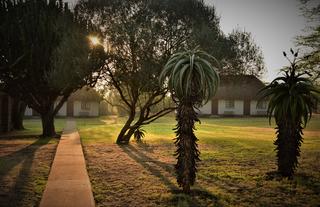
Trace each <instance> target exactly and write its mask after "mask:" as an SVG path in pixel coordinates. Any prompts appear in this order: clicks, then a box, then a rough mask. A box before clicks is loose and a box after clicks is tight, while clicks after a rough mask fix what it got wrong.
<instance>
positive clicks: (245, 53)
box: [222, 29, 265, 77]
mask: <svg viewBox="0 0 320 207" xmlns="http://www.w3.org/2000/svg"><path fill="white" fill-rule="evenodd" d="M229 38H230V40H231V41H232V46H231V47H232V50H233V51H234V52H235V57H234V58H232V59H231V60H229V61H227V63H226V65H225V70H222V72H223V73H225V74H232V75H235V74H247V75H255V76H257V77H261V75H263V73H264V72H265V64H264V59H263V54H262V51H261V49H260V47H259V46H258V45H257V44H256V43H255V41H254V39H253V37H252V34H251V33H250V32H247V31H245V30H243V31H242V30H240V29H235V30H233V31H232V32H231V33H230V35H229Z"/></svg>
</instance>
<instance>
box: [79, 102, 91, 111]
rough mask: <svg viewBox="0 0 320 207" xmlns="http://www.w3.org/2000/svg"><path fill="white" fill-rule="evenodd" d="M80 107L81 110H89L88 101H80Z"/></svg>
mask: <svg viewBox="0 0 320 207" xmlns="http://www.w3.org/2000/svg"><path fill="white" fill-rule="evenodd" d="M81 109H82V110H90V103H89V102H81Z"/></svg>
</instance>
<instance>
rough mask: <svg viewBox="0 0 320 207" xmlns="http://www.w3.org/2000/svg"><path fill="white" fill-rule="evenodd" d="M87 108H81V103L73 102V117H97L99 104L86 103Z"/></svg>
mask: <svg viewBox="0 0 320 207" xmlns="http://www.w3.org/2000/svg"><path fill="white" fill-rule="evenodd" d="M86 103H87V104H88V106H89V107H88V108H87V109H85V108H83V107H82V105H83V102H81V101H75V102H74V105H73V107H74V108H73V110H74V111H73V115H74V116H76V117H77V116H99V102H86Z"/></svg>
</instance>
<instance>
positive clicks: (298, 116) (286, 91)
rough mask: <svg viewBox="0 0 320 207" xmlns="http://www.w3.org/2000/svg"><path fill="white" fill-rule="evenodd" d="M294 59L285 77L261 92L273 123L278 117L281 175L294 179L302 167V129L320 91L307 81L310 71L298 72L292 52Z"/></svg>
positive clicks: (278, 148) (295, 58)
mask: <svg viewBox="0 0 320 207" xmlns="http://www.w3.org/2000/svg"><path fill="white" fill-rule="evenodd" d="M291 53H292V55H293V56H294V57H293V61H291V60H290V59H289V58H287V55H286V53H285V52H284V53H283V54H284V56H285V57H286V58H287V59H288V60H289V62H290V67H289V68H287V69H285V70H284V76H282V77H278V78H276V79H274V80H273V81H272V82H271V83H270V84H269V85H267V86H266V87H265V88H263V89H262V90H261V93H262V98H263V99H264V98H267V97H269V99H270V101H269V105H268V116H269V122H270V120H271V117H272V116H273V115H274V118H275V121H276V124H277V127H276V130H277V131H276V134H277V139H276V141H275V142H274V144H275V145H276V151H277V162H278V172H279V174H280V175H281V176H284V177H289V178H290V177H292V176H293V174H294V171H295V169H296V167H297V165H298V157H299V156H300V146H301V143H302V139H303V138H302V135H303V132H302V130H303V129H304V127H305V126H306V124H307V123H308V121H309V120H310V118H311V115H312V109H313V108H314V106H315V103H316V101H317V100H318V99H319V97H318V96H317V93H319V91H317V89H316V88H315V87H314V86H313V84H312V82H311V81H310V80H309V79H308V78H306V75H308V72H299V71H297V64H296V62H297V56H298V53H297V52H296V53H295V52H294V51H293V50H292V49H291Z"/></svg>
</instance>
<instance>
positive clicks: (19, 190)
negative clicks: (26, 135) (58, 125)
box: [0, 138, 52, 206]
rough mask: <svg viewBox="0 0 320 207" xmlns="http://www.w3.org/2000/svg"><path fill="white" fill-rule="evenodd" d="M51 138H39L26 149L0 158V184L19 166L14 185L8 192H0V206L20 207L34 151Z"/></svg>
mask: <svg viewBox="0 0 320 207" xmlns="http://www.w3.org/2000/svg"><path fill="white" fill-rule="evenodd" d="M51 139H52V138H39V139H37V140H36V141H35V142H33V143H32V144H30V145H28V146H27V147H25V148H23V149H20V150H18V151H15V152H13V153H11V154H8V155H5V156H2V157H0V183H5V182H4V180H5V178H6V176H7V175H8V174H9V173H10V171H11V170H13V169H14V168H15V167H16V166H18V165H21V168H20V169H19V172H18V174H17V176H16V177H14V179H15V183H14V184H13V186H12V187H11V188H10V189H9V191H8V192H1V191H0V192H1V196H0V202H1V204H0V206H1V205H4V206H21V201H22V200H23V199H24V198H25V193H24V190H25V189H24V188H25V187H26V185H27V183H28V179H30V172H31V168H32V164H33V160H34V157H35V153H36V151H37V150H38V149H39V148H40V147H41V146H43V145H46V144H48V143H49V142H50V140H51Z"/></svg>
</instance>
